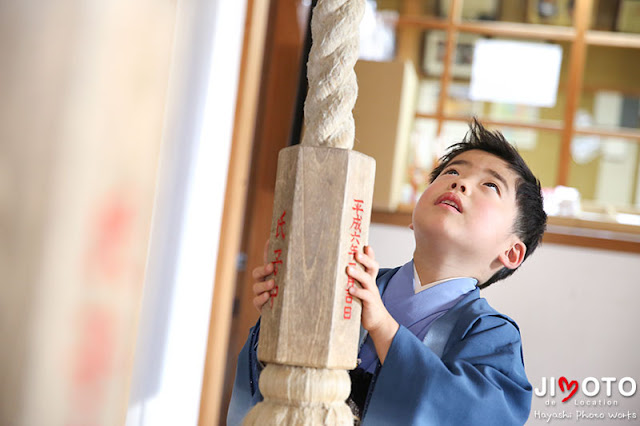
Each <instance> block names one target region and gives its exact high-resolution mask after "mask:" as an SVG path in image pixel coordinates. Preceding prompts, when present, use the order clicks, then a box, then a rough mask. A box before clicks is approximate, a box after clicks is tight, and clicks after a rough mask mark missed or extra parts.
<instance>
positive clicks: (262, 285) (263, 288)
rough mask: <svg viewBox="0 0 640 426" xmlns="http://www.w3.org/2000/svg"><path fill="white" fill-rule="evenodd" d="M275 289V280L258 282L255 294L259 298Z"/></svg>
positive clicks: (254, 286) (254, 289) (254, 287)
mask: <svg viewBox="0 0 640 426" xmlns="http://www.w3.org/2000/svg"><path fill="white" fill-rule="evenodd" d="M272 288H273V280H269V281H261V282H257V283H255V284H254V285H253V294H255V295H256V296H259V295H261V294H263V293H267V292H268V291H269V290H271V289H272Z"/></svg>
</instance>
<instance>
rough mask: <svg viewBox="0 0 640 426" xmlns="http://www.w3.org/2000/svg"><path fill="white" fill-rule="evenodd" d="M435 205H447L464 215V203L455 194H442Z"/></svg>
mask: <svg viewBox="0 0 640 426" xmlns="http://www.w3.org/2000/svg"><path fill="white" fill-rule="evenodd" d="M435 204H446V205H448V206H451V207H453V208H454V209H456V210H457V211H458V212H460V213H462V202H461V201H460V198H459V197H458V196H457V195H456V194H454V193H453V192H447V193H445V194H442V195H441V196H440V197H438V199H437V200H436V202H435Z"/></svg>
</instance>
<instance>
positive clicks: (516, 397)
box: [227, 268, 532, 426]
mask: <svg viewBox="0 0 640 426" xmlns="http://www.w3.org/2000/svg"><path fill="white" fill-rule="evenodd" d="M398 269H399V268H395V269H387V270H381V271H380V273H379V274H378V279H377V284H378V287H379V289H380V293H381V294H382V293H383V292H384V290H385V288H386V286H387V284H388V283H389V281H390V279H391V278H392V276H393V275H394V274H395V273H396V272H397V271H398ZM259 329H260V322H259V321H258V324H256V326H255V327H253V328H252V329H251V332H250V334H249V339H248V340H247V343H246V344H245V346H244V347H243V348H242V351H241V352H240V355H239V357H238V367H237V370H236V380H235V384H234V389H233V396H232V398H231V404H230V405H229V412H228V417H227V423H228V424H229V425H237V424H240V423H241V422H242V419H243V418H244V416H245V415H246V413H247V412H248V411H249V410H250V409H251V407H252V406H253V405H255V404H256V403H258V402H260V401H261V400H262V395H261V394H260V390H259V389H258V377H259V375H260V370H261V367H260V364H259V363H258V360H257V357H256V350H257V345H258V335H259ZM531 392H532V388H531V385H530V384H529V382H528V380H527V377H526V375H525V372H524V362H523V358H522V345H521V341H520V332H519V330H518V326H517V325H516V324H515V322H514V321H513V320H511V319H510V318H508V317H507V316H505V315H502V314H500V313H498V312H497V311H496V310H494V309H493V308H491V307H490V306H489V304H488V303H487V301H486V300H485V299H483V298H480V294H479V290H478V289H475V290H473V291H471V292H470V293H468V294H467V295H466V296H465V297H464V298H463V299H462V300H461V301H460V302H458V303H457V304H456V305H455V306H454V307H453V308H451V309H450V310H449V311H447V313H445V314H444V315H443V316H441V317H440V318H438V319H437V320H436V321H435V322H434V323H433V325H432V326H431V328H430V329H429V331H428V332H427V335H426V337H425V339H424V341H421V340H419V339H418V338H417V337H416V336H415V335H414V334H413V333H411V332H410V331H409V330H408V329H406V328H405V327H403V326H400V328H399V329H398V332H397V333H396V335H395V337H394V338H393V341H392V343H391V346H390V348H389V351H388V352H387V357H386V358H385V362H384V365H380V363H379V362H378V366H377V368H376V370H375V373H374V374H373V377H372V379H371V384H370V385H369V386H368V392H367V395H366V402H365V405H364V412H363V416H362V424H363V425H491V426H493V425H522V424H524V423H525V422H526V420H527V418H528V416H529V411H530V408H531Z"/></svg>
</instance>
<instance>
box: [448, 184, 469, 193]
mask: <svg viewBox="0 0 640 426" xmlns="http://www.w3.org/2000/svg"><path fill="white" fill-rule="evenodd" d="M457 186H458V184H457V183H455V182H453V183H452V184H451V189H456V187H457ZM460 191H462V192H464V191H466V188H465V187H464V185H460Z"/></svg>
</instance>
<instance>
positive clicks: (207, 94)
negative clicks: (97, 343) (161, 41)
mask: <svg viewBox="0 0 640 426" xmlns="http://www.w3.org/2000/svg"><path fill="white" fill-rule="evenodd" d="M245 9H246V2H244V1H232V2H230V1H222V0H214V1H211V0H199V1H195V2H189V1H180V2H179V4H178V18H177V23H176V40H175V52H174V55H175V57H174V60H173V68H172V78H171V81H170V85H169V96H170V98H169V105H168V109H167V116H166V128H165V132H164V142H163V144H164V146H163V152H162V158H161V166H160V174H159V176H158V188H157V198H156V204H155V208H154V220H153V228H152V236H151V245H150V249H149V259H148V264H147V275H146V279H145V289H144V296H143V306H142V314H141V320H140V331H139V335H138V341H137V345H136V359H135V369H134V375H133V383H132V388H131V396H130V401H129V412H128V416H127V425H129V426H134V425H135V426H143V425H153V426H156V425H195V424H197V421H198V414H199V405H200V393H201V388H202V376H203V370H204V360H205V353H206V344H207V337H208V325H209V316H210V309H211V299H212V294H213V281H214V276H215V265H216V259H217V250H218V242H219V235H220V221H221V217H222V210H223V203H224V196H225V188H226V176H227V168H228V164H229V152H230V147H231V136H232V130H233V119H234V116H233V114H234V111H235V100H236V88H237V80H238V75H239V64H240V54H241V50H242V40H243V35H244V32H243V31H244V16H245Z"/></svg>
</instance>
